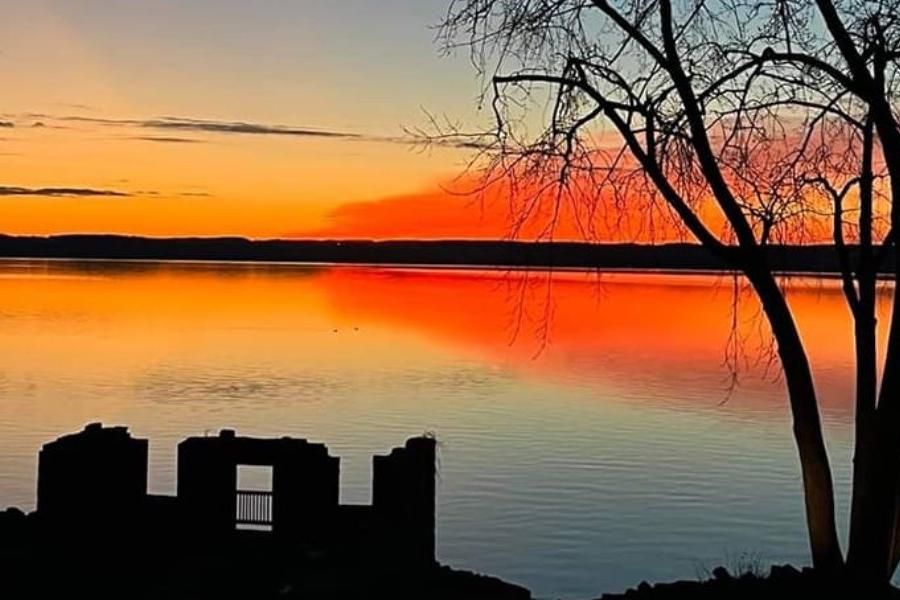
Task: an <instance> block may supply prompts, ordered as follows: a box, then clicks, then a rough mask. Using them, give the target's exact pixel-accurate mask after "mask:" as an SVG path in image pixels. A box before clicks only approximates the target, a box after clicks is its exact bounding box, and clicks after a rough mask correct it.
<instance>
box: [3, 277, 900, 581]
mask: <svg viewBox="0 0 900 600" xmlns="http://www.w3.org/2000/svg"><path fill="white" fill-rule="evenodd" d="M731 283H732V282H731V280H730V279H729V278H727V277H718V276H669V275H634V274H605V275H598V274H583V273H582V274H578V273H562V274H560V273H557V274H554V276H553V277H552V278H548V274H546V273H523V272H514V273H505V272H483V271H422V270H392V269H364V268H309V267H302V266H287V265H281V266H267V265H244V264H231V265H210V264H156V263H115V264H110V263H104V262H47V261H9V262H5V263H3V264H2V265H0V344H2V348H3V356H4V359H3V360H2V361H0V498H2V504H18V505H21V506H24V507H31V506H33V496H34V469H35V464H34V456H35V450H36V449H37V448H38V447H39V445H40V444H41V443H42V442H44V441H46V440H48V439H52V438H54V437H56V436H57V435H58V434H60V433H62V432H66V431H74V430H77V429H80V427H81V426H82V425H83V424H84V423H85V422H88V421H93V420H99V419H102V420H104V421H106V422H109V423H128V424H130V425H132V427H133V429H134V430H135V433H136V434H137V435H139V436H142V437H148V438H150V439H151V440H153V444H154V445H153V446H152V447H151V468H150V470H151V482H150V488H151V491H160V492H171V491H172V489H173V486H174V473H173V469H174V455H173V450H172V449H173V448H174V447H175V443H176V442H177V441H178V440H179V439H182V438H184V437H186V436H189V435H197V434H202V433H203V432H204V431H207V430H209V431H215V430H218V429H219V428H221V427H223V426H233V427H236V428H238V429H239V430H240V431H241V432H243V433H246V434H249V435H280V434H284V433H289V434H292V435H298V436H308V437H310V438H312V439H315V440H320V441H325V442H327V443H328V444H329V446H330V447H331V448H332V450H333V452H334V453H335V454H337V455H340V456H341V457H342V459H343V466H342V478H343V481H342V490H343V492H342V493H343V494H344V498H343V500H344V501H350V502H352V501H361V502H366V501H368V499H369V493H370V492H369V483H368V482H369V479H370V476H371V474H370V473H369V456H370V455H371V454H373V453H375V452H383V451H384V450H386V449H387V447H388V446H389V445H390V444H391V443H393V442H394V441H395V440H396V439H398V438H403V437H404V436H406V437H408V436H410V435H415V434H419V433H422V432H423V431H434V432H436V433H437V434H438V436H439V438H440V439H441V440H442V446H441V485H440V490H439V555H440V556H441V558H442V560H444V561H446V562H449V563H451V564H454V565H457V566H460V567H468V568H475V569H481V570H485V571H488V572H491V573H494V574H496V575H499V576H503V577H506V578H509V579H511V580H514V581H519V582H522V583H524V584H527V585H528V586H530V587H532V588H533V589H534V590H535V591H536V592H537V593H538V594H539V595H545V596H551V595H552V596H559V597H567V598H576V597H590V596H592V595H598V594H599V593H600V592H602V591H608V590H614V589H617V588H623V587H626V586H629V585H632V584H634V583H636V582H637V581H639V580H640V579H644V578H647V579H668V578H674V577H691V576H693V575H694V574H695V572H696V569H697V567H698V565H702V564H714V563H720V562H722V561H723V560H725V556H726V555H732V556H733V555H737V554H740V553H741V552H752V553H758V554H760V555H762V557H763V559H764V560H768V559H771V560H793V561H802V560H803V559H804V557H805V554H806V547H805V535H804V532H803V520H802V503H801V499H800V483H799V472H798V467H797V465H796V458H795V455H794V448H793V444H792V442H791V438H790V424H789V422H788V419H787V408H786V405H785V401H784V394H783V391H782V389H781V384H780V383H779V382H778V381H777V374H774V373H769V374H766V373H765V371H764V369H763V368H762V366H759V365H754V364H753V361H752V360H748V361H747V362H746V364H745V363H742V374H743V375H742V379H741V385H740V387H739V388H737V389H736V390H735V391H734V392H733V393H732V394H730V395H729V393H728V387H729V382H730V379H729V370H728V368H726V367H725V366H723V360H724V357H725V355H726V349H727V347H728V340H729V335H730V332H731V323H732V321H731V318H732V304H731V303H732V295H731ZM792 285H793V292H792V295H791V302H792V304H793V306H794V307H795V309H796V311H797V313H798V315H799V319H800V323H801V328H802V330H803V335H804V338H805V339H806V340H807V342H808V343H809V344H810V346H811V347H812V348H813V352H812V358H813V362H814V366H815V368H816V376H817V380H818V383H819V385H820V387H821V389H822V390H824V395H823V404H824V406H825V421H826V425H827V428H828V430H829V431H828V434H829V439H830V444H831V445H830V449H831V452H832V455H833V456H834V458H835V462H836V463H837V465H838V468H837V473H836V477H837V482H838V486H839V488H840V490H841V493H842V495H841V498H840V504H841V506H842V507H844V509H842V510H845V506H846V489H847V464H848V459H849V452H850V448H849V435H850V431H851V427H850V419H851V414H850V409H849V407H850V402H849V398H850V392H851V375H852V370H851V362H850V353H849V349H850V345H849V344H850V330H849V321H848V317H847V314H846V309H845V307H844V304H843V301H842V300H841V296H840V290H839V288H838V287H837V285H836V284H835V283H833V282H821V281H811V280H797V281H795V282H793V284H792ZM756 313H757V307H756V306H754V305H753V303H752V301H750V300H747V301H746V302H744V303H743V304H742V309H741V311H740V312H739V314H738V320H737V324H738V328H739V330H740V332H741V334H742V339H743V340H744V341H745V344H746V350H747V353H746V357H747V358H748V359H752V357H753V356H754V351H755V348H756V346H757V345H758V344H760V343H763V342H764V341H765V339H766V338H765V330H764V328H762V329H760V323H759V320H758V319H757V318H755V316H756ZM882 321H886V319H883V320H882ZM725 400H727V401H726V402H723V401H725Z"/></svg>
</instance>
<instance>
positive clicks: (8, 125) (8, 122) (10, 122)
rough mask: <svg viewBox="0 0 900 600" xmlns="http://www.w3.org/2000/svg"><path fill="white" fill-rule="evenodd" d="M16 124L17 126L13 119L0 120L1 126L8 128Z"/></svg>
mask: <svg viewBox="0 0 900 600" xmlns="http://www.w3.org/2000/svg"><path fill="white" fill-rule="evenodd" d="M15 126H16V124H15V123H13V122H12V121H0V127H3V128H6V129H12V128H13V127H15Z"/></svg>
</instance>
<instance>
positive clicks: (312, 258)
mask: <svg viewBox="0 0 900 600" xmlns="http://www.w3.org/2000/svg"><path fill="white" fill-rule="evenodd" d="M768 251H769V258H770V261H771V263H772V264H773V265H774V266H775V268H776V270H778V271H781V272H785V273H798V274H802V273H808V274H834V273H838V272H839V262H838V257H837V253H836V251H835V249H834V246H830V245H821V246H777V245H773V246H770V247H769V249H768ZM849 251H850V254H851V264H852V263H855V257H856V254H857V251H856V249H855V248H853V247H851V248H850V249H849ZM891 256H892V255H891V254H890V253H888V256H886V258H885V261H884V264H883V265H881V269H880V270H881V272H882V273H891V272H893V270H894V264H893V261H892V258H891ZM0 258H71V259H106V260H197V261H205V260H209V261H260V262H262V261H265V262H300V263H336V264H384V265H413V266H415V265H419V266H448V267H454V266H455V267H485V268H490V267H507V268H509V267H512V268H564V269H622V270H671V271H720V270H723V269H725V268H726V265H725V263H724V262H722V260H720V259H718V258H716V257H715V256H713V255H711V254H710V253H709V252H708V251H707V250H706V249H704V248H703V247H701V246H699V245H696V244H661V245H657V246H651V245H640V244H587V243H571V242H553V243H533V242H503V241H471V240H445V241H416V240H410V241H371V240H345V241H339V240H295V241H291V240H263V241H254V240H247V239H243V238H166V239H161V238H141V237H130V236H117V235H62V236H52V237H17V236H0Z"/></svg>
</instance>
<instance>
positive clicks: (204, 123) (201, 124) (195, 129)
mask: <svg viewBox="0 0 900 600" xmlns="http://www.w3.org/2000/svg"><path fill="white" fill-rule="evenodd" d="M20 117H21V118H28V119H36V120H38V122H40V123H42V124H44V125H47V126H49V124H48V123H47V122H48V121H51V120H53V121H56V122H63V123H69V124H72V123H87V124H94V125H101V126H110V127H126V128H135V129H148V130H156V131H158V132H159V133H160V135H136V136H135V137H134V138H133V139H136V140H141V141H147V142H158V143H171V144H179V143H196V142H203V141H205V140H198V139H193V138H188V137H182V136H178V135H165V134H164V133H163V132H169V133H173V132H179V133H196V134H218V135H244V136H278V137H293V138H318V139H333V140H345V141H350V142H380V143H386V144H401V145H406V146H421V147H446V148H461V149H468V150H473V149H475V150H479V149H484V148H485V147H486V144H485V143H484V141H483V140H481V139H476V138H474V137H471V136H470V137H466V136H445V137H442V138H440V139H430V140H427V141H423V139H422V137H421V136H417V135H409V134H408V135H396V136H391V135H376V134H369V133H360V132H354V131H346V130H338V129H329V128H321V127H313V126H305V125H304V126H301V125H279V124H271V123H254V122H248V121H218V120H212V119H198V118H187V117H155V118H149V119H115V118H105V117H92V116H84V115H71V116H56V115H49V114H44V113H26V114H23V115H20Z"/></svg>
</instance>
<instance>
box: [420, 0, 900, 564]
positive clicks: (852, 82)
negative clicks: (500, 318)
mask: <svg viewBox="0 0 900 600" xmlns="http://www.w3.org/2000/svg"><path fill="white" fill-rule="evenodd" d="M441 32H442V36H441V40H442V42H443V44H444V46H445V48H446V49H447V50H448V51H453V50H455V49H457V48H465V49H467V50H468V51H469V52H470V55H471V58H472V61H473V64H474V65H475V66H476V67H477V68H478V69H479V71H480V73H481V74H483V75H484V76H485V78H486V82H487V85H486V86H485V90H486V91H485V96H484V101H485V103H486V104H488V103H489V105H490V106H491V108H492V115H493V118H494V121H495V124H494V126H493V127H492V129H491V130H490V132H487V133H485V134H484V135H483V136H482V137H481V139H479V140H477V143H472V140H471V139H468V140H467V142H468V143H472V145H473V146H478V147H480V148H482V151H481V152H480V153H479V156H478V157H477V160H479V161H483V162H482V163H481V165H482V166H483V167H484V168H485V174H486V177H487V180H488V181H512V182H514V183H513V184H510V188H511V191H512V192H517V193H518V195H517V197H518V200H515V201H516V203H517V204H516V206H517V210H518V211H519V213H520V214H525V215H527V214H529V213H530V212H539V211H536V209H535V207H536V206H539V205H540V204H541V203H548V202H549V203H550V207H551V208H550V210H549V211H543V212H540V213H539V214H550V215H553V216H555V215H558V214H559V206H560V204H561V203H563V202H568V203H571V205H572V206H573V207H574V210H573V211H572V212H573V214H575V216H576V219H577V220H578V221H579V223H583V224H584V229H585V231H586V232H587V233H590V229H591V227H592V224H593V223H594V222H596V221H597V219H607V220H611V222H613V223H615V222H616V220H617V219H621V218H622V215H633V214H640V215H643V216H644V217H646V218H647V219H648V220H652V219H655V218H658V217H660V216H664V217H668V218H671V219H672V220H673V221H674V222H676V223H677V224H678V225H679V226H681V227H683V228H684V230H685V231H686V232H688V233H689V234H690V235H691V236H693V237H694V238H696V239H697V240H698V241H699V242H700V243H702V244H703V245H704V246H705V247H706V248H707V249H708V250H709V251H710V252H711V253H713V254H714V255H716V256H717V257H719V258H721V259H722V260H724V261H725V262H726V264H728V265H730V266H731V267H732V268H733V269H735V270H736V271H738V272H740V273H742V274H743V276H744V277H745V278H746V281H747V282H748V284H749V285H750V286H751V287H752V289H753V290H754V292H755V293H756V295H757V296H758V298H759V300H760V302H761V305H762V307H763V310H764V313H765V315H766V317H767V320H768V323H769V324H770V327H771V331H772V334H773V337H774V339H775V342H776V345H777V351H778V355H779V358H780V362H781V365H782V369H783V373H784V381H785V383H786V387H787V392H788V397H789V401H790V408H791V413H792V418H793V430H794V437H795V441H796V445H797V449H798V453H799V457H800V465H801V469H802V475H803V488H804V496H805V502H806V516H807V526H808V532H809V543H810V549H811V553H812V559H813V564H814V566H815V567H816V568H817V569H820V570H824V571H827V572H830V573H847V574H850V575H852V576H854V577H859V578H865V579H869V580H876V581H886V580H888V579H889V578H890V576H891V574H892V573H893V572H894V570H895V568H896V566H897V563H898V561H900V305H898V303H897V300H896V284H897V283H898V281H897V276H896V275H895V279H894V287H893V292H892V294H893V297H892V299H893V309H892V311H893V312H892V321H891V325H890V328H889V331H888V339H887V351H886V354H885V356H884V357H883V361H884V362H883V363H882V365H881V369H880V372H881V374H882V375H881V381H880V385H879V356H878V351H877V348H878V339H877V330H876V315H877V311H876V285H877V280H878V274H879V271H880V269H881V266H882V264H883V263H884V261H885V260H886V259H887V258H889V257H892V258H893V260H894V263H895V264H900V261H898V260H897V259H898V258H900V256H898V245H897V244H896V243H895V237H894V233H893V232H894V231H896V230H897V225H898V221H900V209H898V208H895V207H900V127H898V114H897V92H898V91H900V83H898V63H900V0H879V1H872V0H838V1H832V0H767V1H752V0H682V1H681V2H673V1H672V0H450V4H449V8H448V12H447V15H446V18H445V20H444V22H443V24H442V28H441ZM445 134H446V135H450V136H454V135H457V134H458V133H457V132H455V131H450V132H445ZM438 135H444V134H443V133H440V132H439V134H438ZM553 216H551V221H552V220H553V218H554V217H553ZM549 231H552V223H551V225H550V229H549ZM823 236H827V237H828V238H830V239H832V240H833V242H834V244H835V248H836V253H837V256H838V263H839V267H840V271H841V277H842V283H843V291H844V295H845V298H846V301H847V305H848V308H849V311H850V313H851V314H852V317H853V322H854V328H855V331H854V332H855V354H856V366H857V372H856V411H855V412H856V426H855V450H854V452H855V455H854V476H853V498H852V515H851V525H850V538H849V539H850V543H849V548H848V551H847V553H846V556H845V554H844V553H843V551H842V549H841V547H840V543H839V541H838V535H837V526H836V520H835V499H834V485H833V481H832V473H831V466H830V462H829V457H828V454H827V451H826V447H825V441H824V437H823V433H822V426H821V421H820V415H819V406H818V399H817V390H816V388H815V384H814V380H813V375H812V370H811V367H810V363H809V360H808V357H807V352H806V348H805V347H804V345H803V341H802V338H801V335H800V332H799V331H798V327H797V324H796V322H795V319H794V316H793V314H792V313H791V310H790V307H789V305H788V302H787V299H786V296H785V290H784V289H783V288H782V286H781V285H780V282H779V279H778V275H777V273H775V272H774V270H773V268H772V265H771V260H770V256H771V253H770V249H769V248H768V246H769V245H770V244H771V243H773V242H785V241H789V242H803V241H806V240H809V239H820V238H821V237H823Z"/></svg>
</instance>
